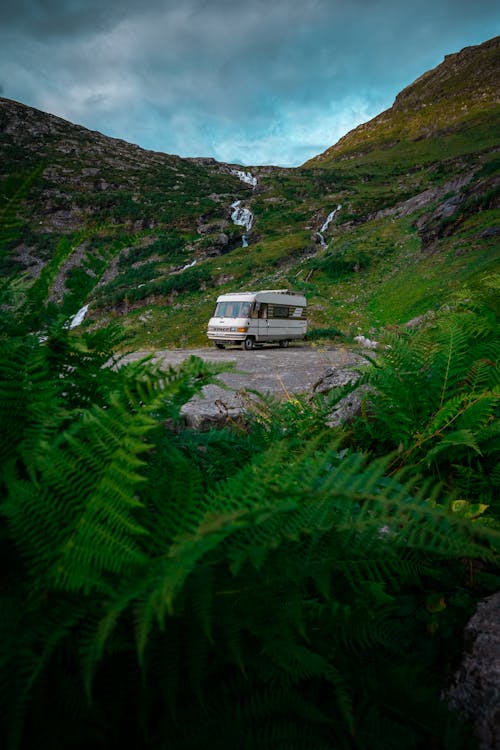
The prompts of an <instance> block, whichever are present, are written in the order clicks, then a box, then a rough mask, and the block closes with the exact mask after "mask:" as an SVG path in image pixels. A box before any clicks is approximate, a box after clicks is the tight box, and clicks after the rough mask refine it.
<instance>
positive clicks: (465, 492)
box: [354, 279, 500, 517]
mask: <svg viewBox="0 0 500 750" xmlns="http://www.w3.org/2000/svg"><path fill="white" fill-rule="evenodd" d="M494 282H495V280H492V279H488V286H487V287H486V290H487V292H489V293H490V294H486V293H484V291H483V295H482V297H481V298H480V299H478V302H477V303H476V304H475V305H473V304H471V301H470V298H469V299H468V302H467V306H466V307H465V306H464V305H463V304H462V305H457V307H456V308H455V310H454V311H453V312H452V313H450V312H448V313H446V314H445V315H442V316H438V318H437V319H436V321H435V323H434V324H433V325H432V326H430V327H428V328H425V329H423V330H420V331H414V332H411V333H407V334H406V335H401V334H399V335H393V336H389V337H388V338H387V339H386V341H385V347H384V348H383V350H382V352H381V354H380V355H379V356H378V357H377V358H376V360H375V361H374V362H373V367H372V368H371V369H369V370H368V373H367V374H366V375H365V378H364V380H365V382H366V383H368V384H369V386H370V387H369V389H368V391H369V395H368V396H367V398H366V410H365V418H364V419H363V420H360V421H358V422H357V423H356V424H355V426H354V435H355V440H354V442H355V444H356V445H357V446H366V447H367V448H369V450H370V451H371V452H372V453H375V454H378V455H384V454H386V453H388V452H389V451H396V455H395V457H394V459H393V461H392V467H394V468H397V467H402V466H406V467H411V469H412V471H414V472H420V473H422V474H423V475H427V476H434V477H435V478H437V479H439V480H440V481H442V482H443V483H445V484H446V485H447V486H448V489H449V490H450V491H451V490H453V491H454V492H455V493H456V494H457V496H458V497H460V498H461V499H462V500H467V501H471V502H476V503H477V502H481V503H492V504H493V506H494V507H493V510H494V512H495V513H496V514H497V517H500V506H498V505H496V506H495V504H496V503H498V488H499V485H500V470H499V465H500V464H499V459H500V423H499V421H498V409H499V398H500V371H499V366H498V359H499V353H500V337H499V333H498V322H497V310H496V309H495V304H494V302H495V301H496V299H495V298H492V295H491V292H493V290H495V291H497V289H495V286H497V285H495V283H494Z"/></svg>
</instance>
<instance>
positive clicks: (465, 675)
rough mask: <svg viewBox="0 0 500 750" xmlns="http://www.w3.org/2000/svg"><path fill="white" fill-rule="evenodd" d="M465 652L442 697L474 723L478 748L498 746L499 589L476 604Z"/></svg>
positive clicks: (479, 749)
mask: <svg viewBox="0 0 500 750" xmlns="http://www.w3.org/2000/svg"><path fill="white" fill-rule="evenodd" d="M464 639H465V647H466V652H465V654H464V657H463V660H462V663H461V665H460V667H459V669H458V671H457V672H456V674H455V677H454V679H453V684H452V685H451V687H450V688H449V689H448V690H447V691H446V693H445V695H444V698H445V699H446V700H447V702H448V704H449V705H450V707H451V708H453V709H456V710H457V711H458V712H459V713H460V714H461V715H462V716H463V717H464V719H466V720H467V721H470V722H471V723H472V724H473V726H474V731H475V734H476V737H477V740H478V750H498V749H499V748H500V591H499V592H498V593H496V594H493V595H492V596H489V597H487V598H486V599H484V600H483V601H482V602H480V603H479V605H478V608H477V611H476V613H475V614H474V616H473V617H472V618H471V620H470V621H469V623H468V624H467V626H466V628H465V631H464Z"/></svg>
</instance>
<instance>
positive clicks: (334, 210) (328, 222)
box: [319, 203, 342, 244]
mask: <svg viewBox="0 0 500 750" xmlns="http://www.w3.org/2000/svg"><path fill="white" fill-rule="evenodd" d="M341 208H342V205H341V204H340V203H339V205H338V206H337V208H334V209H333V211H330V213H329V214H328V216H327V217H326V221H325V223H324V224H323V226H322V227H321V229H320V230H319V235H320V237H322V234H321V232H326V230H327V229H328V226H329V224H330V222H331V221H332V219H333V218H334V217H335V215H336V214H337V213H338V212H339V211H340V209H341ZM323 242H324V240H323ZM323 242H322V243H321V244H323Z"/></svg>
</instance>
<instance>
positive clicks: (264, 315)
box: [259, 302, 267, 318]
mask: <svg viewBox="0 0 500 750" xmlns="http://www.w3.org/2000/svg"><path fill="white" fill-rule="evenodd" d="M259 318H267V305H266V304H265V303H264V302H261V303H260V308H259Z"/></svg>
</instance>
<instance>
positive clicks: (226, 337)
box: [207, 330, 247, 344]
mask: <svg viewBox="0 0 500 750" xmlns="http://www.w3.org/2000/svg"><path fill="white" fill-rule="evenodd" d="M207 336H208V338H209V339H210V340H211V341H213V342H214V344H241V342H242V341H244V340H245V339H246V336H247V334H246V331H245V332H242V333H236V332H234V331H224V332H223V331H210V330H209V331H207Z"/></svg>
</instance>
